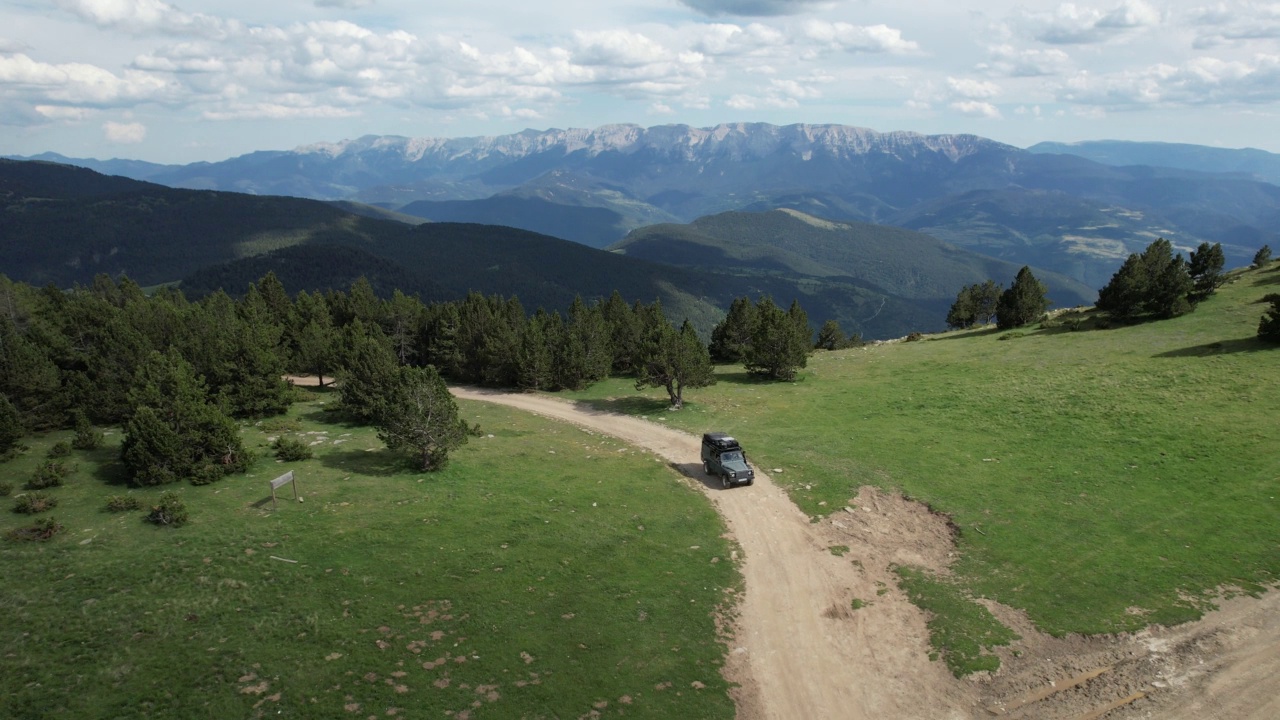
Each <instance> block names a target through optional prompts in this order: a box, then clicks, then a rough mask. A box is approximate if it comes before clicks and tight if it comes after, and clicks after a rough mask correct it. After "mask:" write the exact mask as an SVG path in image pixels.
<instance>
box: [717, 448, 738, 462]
mask: <svg viewBox="0 0 1280 720" xmlns="http://www.w3.org/2000/svg"><path fill="white" fill-rule="evenodd" d="M720 462H722V463H727V462H742V452H741V451H736V450H735V451H734V452H727V453H721V454H720Z"/></svg>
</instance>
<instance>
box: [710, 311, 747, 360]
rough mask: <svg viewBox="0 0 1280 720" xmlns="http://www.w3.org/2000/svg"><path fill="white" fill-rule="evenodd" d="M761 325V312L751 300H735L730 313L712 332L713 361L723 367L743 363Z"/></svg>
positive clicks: (711, 350)
mask: <svg viewBox="0 0 1280 720" xmlns="http://www.w3.org/2000/svg"><path fill="white" fill-rule="evenodd" d="M758 323H759V312H758V311H757V309H756V306H755V305H753V304H752V303H751V300H750V298H746V297H740V298H734V300H733V303H732V304H731V305H730V306H729V312H728V314H726V315H725V318H724V320H721V321H720V324H719V325H716V326H715V328H714V329H712V331H711V348H710V352H711V359H712V360H713V361H714V362H716V363H720V364H723V365H728V364H733V363H739V362H742V361H743V359H745V358H746V356H747V352H748V349H749V348H750V347H751V340H752V338H753V337H754V335H755V331H756V325H757V324H758Z"/></svg>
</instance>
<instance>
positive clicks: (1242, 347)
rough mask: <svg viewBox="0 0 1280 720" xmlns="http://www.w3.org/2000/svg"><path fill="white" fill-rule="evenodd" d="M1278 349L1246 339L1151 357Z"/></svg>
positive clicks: (1220, 342) (1276, 346) (1199, 346)
mask: <svg viewBox="0 0 1280 720" xmlns="http://www.w3.org/2000/svg"><path fill="white" fill-rule="evenodd" d="M1278 348H1280V345H1278V344H1276V343H1268V342H1264V341H1262V340H1259V339H1258V338H1256V337H1246V338H1240V339H1238V340H1219V341H1218V342H1211V343H1205V344H1203V345H1192V346H1191V347H1186V348H1179V349H1177V350H1169V351H1167V352H1162V353H1156V354H1155V355H1152V357H1158V358H1180V357H1212V356H1214V355H1229V354H1232V353H1242V352H1259V351H1263V352H1265V351H1267V350H1276V349H1278Z"/></svg>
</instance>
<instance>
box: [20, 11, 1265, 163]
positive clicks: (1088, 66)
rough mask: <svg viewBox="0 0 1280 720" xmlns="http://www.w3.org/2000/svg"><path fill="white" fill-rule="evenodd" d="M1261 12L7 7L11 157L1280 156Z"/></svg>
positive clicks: (186, 159)
mask: <svg viewBox="0 0 1280 720" xmlns="http://www.w3.org/2000/svg"><path fill="white" fill-rule="evenodd" d="M1278 116H1280V2H1275V1H1267V0H1260V1H1255V0H1243V1H1241V0H1224V1H1216V0H1174V1H1173V2H1163V3H1157V2H1148V0H1081V2H1059V0H1022V1H1021V2H1016V1H1010V0H987V1H985V2H981V3H978V2H972V1H971V0H916V1H915V2H901V1H900V0H894V1H892V2H890V1H889V0H540V1H538V2H532V1H530V0H425V1H423V0H174V2H166V1H165V0H0V154H17V155H31V154H35V153H39V152H43V151H48V150H51V151H55V152H60V153H63V154H65V155H69V156H73V157H96V158H102V159H105V158H109V157H125V158H137V159H144V160H151V161H155V162H191V161H195V160H221V159H224V158H227V157H231V156H234V155H239V154H242V153H246V152H251V151H253V150H265V149H289V148H293V147H296V146H298V145H303V144H309V143H312V142H317V141H338V140H342V139H346V138H354V137H358V136H361V135H367V134H377V135H408V136H434V137H456V136H472V135H497V134H505V133H509V132H517V131H519V130H522V129H525V128H537V129H545V128H550V127H559V128H566V127H587V128H591V127H597V126H599V125H604V124H608V123H636V124H640V125H644V126H652V125H662V124H668V123H686V124H690V125H696V126H709V125H714V124H717V123H721V122H739V121H760V122H769V123H775V124H789V123H798V122H804V123H840V124H847V125H857V126H861V127H868V128H872V129H875V130H881V131H889V130H914V131H917V132H923V133H975V134H979V135H983V136H985V137H990V138H994V139H996V140H1001V141H1004V142H1008V143H1011V144H1014V145H1019V146H1026V145H1030V144H1032V143H1035V142H1038V141H1040V140H1063V141H1072V140H1086V139H1104V138H1115V139H1126V140H1162V141H1169V142H1190V143H1199V144H1205V145H1219V146H1225V147H1244V146H1252V147H1259V148H1263V149H1266V150H1270V151H1272V152H1280V131H1278V130H1277V128H1280V117H1278Z"/></svg>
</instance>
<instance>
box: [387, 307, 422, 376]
mask: <svg viewBox="0 0 1280 720" xmlns="http://www.w3.org/2000/svg"><path fill="white" fill-rule="evenodd" d="M424 311H425V308H424V307H423V306H422V302H421V301H419V300H418V299H417V298H411V297H409V296H408V295H405V294H404V293H402V292H400V291H399V290H396V291H395V292H393V293H392V294H391V299H390V300H389V301H387V302H385V303H383V307H382V313H381V316H382V331H383V333H384V334H386V336H387V339H389V340H390V341H391V347H392V349H393V350H395V353H396V358H398V359H399V360H400V364H401V365H410V364H414V363H415V362H416V361H417V359H418V347H417V340H418V330H419V327H420V326H421V325H422V314H423V312H424Z"/></svg>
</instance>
